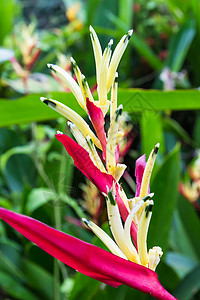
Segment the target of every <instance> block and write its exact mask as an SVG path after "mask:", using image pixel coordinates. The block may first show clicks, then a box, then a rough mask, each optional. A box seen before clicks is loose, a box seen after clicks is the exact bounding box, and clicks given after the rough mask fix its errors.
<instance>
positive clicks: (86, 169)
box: [56, 134, 137, 247]
mask: <svg viewBox="0 0 200 300" xmlns="http://www.w3.org/2000/svg"><path fill="white" fill-rule="evenodd" d="M56 138H57V140H58V141H60V142H61V143H62V144H63V146H64V147H65V149H66V150H67V152H68V153H69V155H70V156H71V157H72V158H73V160H74V164H75V166H76V167H77V168H78V169H79V170H80V171H81V172H82V173H83V174H84V175H85V176H86V177H87V178H88V179H89V180H90V181H91V182H92V183H93V184H94V185H95V186H96V187H97V189H98V190H99V191H100V192H101V193H105V194H107V187H108V188H109V189H111V188H112V185H113V181H115V180H114V178H113V177H112V175H109V174H106V173H103V172H101V171H100V170H99V169H98V168H97V167H96V166H95V165H94V164H93V162H92V161H91V159H90V157H89V154H88V152H87V151H86V150H85V149H84V148H83V147H81V146H80V145H79V144H77V143H76V142H75V141H74V140H72V139H71V138H70V137H69V136H67V135H65V134H56ZM118 188H119V186H118V185H117V184H116V191H117V194H116V202H117V204H118V206H119V211H120V214H121V216H122V218H123V220H124V221H125V220H126V218H127V216H128V214H129V211H128V209H127V207H126V205H125V204H124V202H123V200H122V199H121V197H120V195H119V192H118ZM131 235H132V237H133V241H134V244H135V246H136V247H137V228H136V226H135V224H134V223H133V222H132V225H131Z"/></svg>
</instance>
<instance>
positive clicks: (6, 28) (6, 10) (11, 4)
mask: <svg viewBox="0 0 200 300" xmlns="http://www.w3.org/2000/svg"><path fill="white" fill-rule="evenodd" d="M0 12H1V18H0V28H1V30H0V43H2V42H3V39H4V38H5V36H6V35H7V34H8V33H10V32H11V30H12V26H13V21H14V16H15V12H16V3H15V1H14V0H9V1H7V0H1V1H0Z"/></svg>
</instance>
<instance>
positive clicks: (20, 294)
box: [0, 271, 38, 300]
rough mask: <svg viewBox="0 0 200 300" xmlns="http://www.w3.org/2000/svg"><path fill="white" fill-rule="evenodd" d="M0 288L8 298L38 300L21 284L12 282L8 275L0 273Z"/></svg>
mask: <svg viewBox="0 0 200 300" xmlns="http://www.w3.org/2000/svg"><path fill="white" fill-rule="evenodd" d="M0 286H1V288H2V289H3V290H4V291H5V292H6V293H7V294H8V295H10V296H12V297H14V298H15V299H19V300H27V299H29V300H38V298H37V297H36V296H35V295H34V294H33V293H31V292H30V291H29V290H28V289H27V288H25V287H24V286H23V285H22V284H21V283H19V282H17V281H16V280H14V279H13V278H12V277H11V276H10V275H8V274H6V273H4V272H2V271H0Z"/></svg>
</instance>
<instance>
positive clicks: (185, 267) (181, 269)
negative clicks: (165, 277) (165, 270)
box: [165, 252, 198, 278]
mask: <svg viewBox="0 0 200 300" xmlns="http://www.w3.org/2000/svg"><path fill="white" fill-rule="evenodd" d="M165 262H166V264H167V265H168V266H171V268H173V269H174V270H175V271H176V273H177V274H178V275H179V277H180V278H183V277H185V276H186V275H187V274H188V273H189V272H191V271H192V269H194V268H195V267H196V266H197V264H198V262H197V261H196V260H194V259H193V258H192V257H190V256H187V255H184V254H182V253H176V252H167V254H166V256H165Z"/></svg>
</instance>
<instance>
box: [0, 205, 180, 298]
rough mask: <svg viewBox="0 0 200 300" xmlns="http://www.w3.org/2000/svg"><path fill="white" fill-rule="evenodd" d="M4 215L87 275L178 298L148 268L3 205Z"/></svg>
mask: <svg viewBox="0 0 200 300" xmlns="http://www.w3.org/2000/svg"><path fill="white" fill-rule="evenodd" d="M0 218H1V219H2V220H4V221H5V222H6V223H8V224H9V225H11V226H12V227H13V228H15V229H16V230H17V231H19V232H20V233H21V234H23V235H24V236H25V237H26V238H28V239H29V240H31V241H32V242H33V243H35V244H36V245H38V246H39V247H40V248H42V249H43V250H44V251H46V252H47V253H49V254H50V255H52V256H54V257H55V258H57V259H59V260H60V261H62V262H63V263H65V264H67V265H69V266H71V267H72V268H74V269H76V270H77V271H79V272H81V273H83V274H85V275H87V276H90V277H92V278H94V279H96V280H99V281H101V282H104V283H106V284H108V285H111V286H113V287H118V286H120V285H122V284H126V285H128V286H130V287H132V288H135V289H137V290H139V291H142V292H144V293H147V294H150V295H151V296H153V297H155V298H157V299H163V300H174V299H175V298H174V297H173V296H172V295H171V294H169V293H168V292H167V291H166V290H165V289H164V288H163V287H162V286H161V284H160V283H159V281H158V278H157V275H156V273H155V272H154V271H152V270H150V269H148V268H145V267H143V266H141V265H138V264H135V263H133V262H130V261H128V260H126V259H123V258H120V257H118V256H117V255H113V254H112V253H109V252H108V251H105V250H103V249H101V248H99V247H96V246H93V245H91V244H88V243H86V242H83V241H81V240H79V239H77V238H74V237H72V236H70V235H67V234H65V233H63V232H61V231H58V230H56V229H54V228H51V227H49V226H47V225H45V224H43V223H41V222H39V221H37V220H35V219H32V218H30V217H27V216H23V215H20V214H17V213H14V212H11V211H9V210H7V209H4V208H0ZM84 221H85V222H87V220H84Z"/></svg>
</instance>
